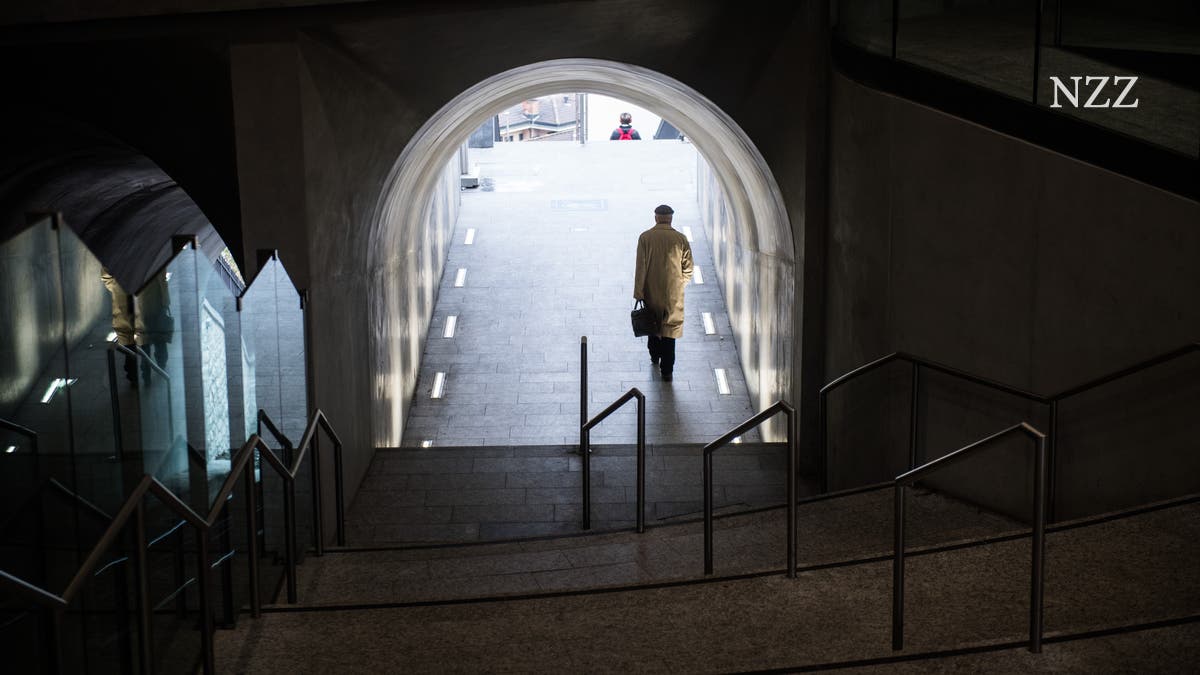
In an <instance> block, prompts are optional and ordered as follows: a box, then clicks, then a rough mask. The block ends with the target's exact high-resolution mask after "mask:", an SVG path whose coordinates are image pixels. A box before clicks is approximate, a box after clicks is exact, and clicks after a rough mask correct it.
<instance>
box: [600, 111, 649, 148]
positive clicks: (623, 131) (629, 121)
mask: <svg viewBox="0 0 1200 675" xmlns="http://www.w3.org/2000/svg"><path fill="white" fill-rule="evenodd" d="M608 140H610V141H640V140H642V135H641V134H639V133H638V132H637V129H634V128H633V115H630V114H629V113H627V112H625V113H621V126H619V127H617V128H616V129H613V132H612V135H611V136H609V137H608Z"/></svg>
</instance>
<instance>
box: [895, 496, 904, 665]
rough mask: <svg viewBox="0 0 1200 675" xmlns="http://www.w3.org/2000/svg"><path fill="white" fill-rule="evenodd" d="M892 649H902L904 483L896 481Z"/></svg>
mask: <svg viewBox="0 0 1200 675" xmlns="http://www.w3.org/2000/svg"><path fill="white" fill-rule="evenodd" d="M892 517H893V540H892V649H893V650H894V651H899V650H901V649H904V485H903V484H902V483H899V482H897V483H896V494H895V506H894V507H893V509H892Z"/></svg>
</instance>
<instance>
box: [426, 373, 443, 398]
mask: <svg viewBox="0 0 1200 675" xmlns="http://www.w3.org/2000/svg"><path fill="white" fill-rule="evenodd" d="M445 388H446V374H445V373H443V372H440V371H439V372H438V374H437V375H434V376H433V391H432V392H430V393H429V398H441V397H442V394H443V393H444V390H445Z"/></svg>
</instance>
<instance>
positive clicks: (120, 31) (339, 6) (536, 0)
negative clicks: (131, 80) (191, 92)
mask: <svg viewBox="0 0 1200 675" xmlns="http://www.w3.org/2000/svg"><path fill="white" fill-rule="evenodd" d="M594 1H595V0H516V1H514V2H506V3H504V6H505V7H506V8H519V7H538V6H543V5H561V4H569V3H580V2H589V3H590V2H594ZM496 8H497V3H496V2H484V1H481V0H462V1H461V2H452V3H448V2H434V1H430V0H366V1H364V2H347V3H328V4H320V5H305V6H292V7H276V8H263V9H243V10H225V11H214V12H192V13H185V14H163V15H153V16H130V17H119V18H106V19H89V20H83V21H65V22H37V23H23V24H8V25H0V45H27V44H52V43H56V42H57V43H62V42H90V41H97V40H127V39H133V38H148V37H169V36H176V35H198V34H213V35H226V36H230V37H237V38H254V37H257V36H272V35H276V34H279V33H280V32H285V31H294V30H303V29H308V28H317V27H321V26H328V25H331V24H339V23H355V22H364V21H375V20H379V19H393V18H398V17H404V16H420V15H425V14H441V13H446V12H448V11H461V12H471V11H477V10H495V9H496Z"/></svg>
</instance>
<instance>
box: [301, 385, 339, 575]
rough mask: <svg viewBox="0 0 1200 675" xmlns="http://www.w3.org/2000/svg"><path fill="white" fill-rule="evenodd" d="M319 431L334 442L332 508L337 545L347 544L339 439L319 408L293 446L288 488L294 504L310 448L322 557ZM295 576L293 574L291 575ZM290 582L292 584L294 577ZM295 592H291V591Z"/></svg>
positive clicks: (315, 529) (314, 499)
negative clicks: (303, 464)
mask: <svg viewBox="0 0 1200 675" xmlns="http://www.w3.org/2000/svg"><path fill="white" fill-rule="evenodd" d="M318 428H320V429H321V430H323V431H324V432H325V434H326V435H327V436H329V440H331V441H333V490H334V509H335V513H336V516H337V518H336V520H335V521H334V524H335V526H336V534H337V545H338V546H345V545H346V507H345V496H344V492H343V487H342V482H343V475H342V439H340V438H338V435H337V432H336V431H334V430H333V425H331V424H330V423H329V418H327V417H326V416H325V413H324V412H322V411H321V409H320V408H318V409H317V410H315V411H313V414H312V417H311V418H310V419H309V421H308V426H306V427H305V428H304V434H302V435H301V436H300V443H299V445H297V446H296V456H295V457H294V458H293V460H292V468H291V470H290V471H291V476H292V478H293V481H292V485H291V487H290V488H289V489H290V491H291V492H292V497H291V498H292V500H293V502H294V501H295V499H296V496H295V485H294V483H295V481H294V479H295V477H296V473H297V472H298V471H299V470H300V464H301V463H302V462H303V461H304V456H305V455H306V454H308V449H309V447H312V448H313V463H312V489H313V520H314V523H313V525H314V531H315V532H316V533H317V538H316V539H317V541H316V548H317V555H319V556H320V555H325V537H324V536H323V535H324V532H325V529H324V528H325V526H324V523H323V522H322V509H321V462H320V461H318V460H319V457H320V452H319V445H318V437H317V430H318ZM294 539H295V533H294V532H293V542H292V545H293V546H295V541H294ZM293 576H294V575H293ZM292 583H293V584H294V583H295V579H294V578H293V581H292ZM293 592H294V589H293Z"/></svg>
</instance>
